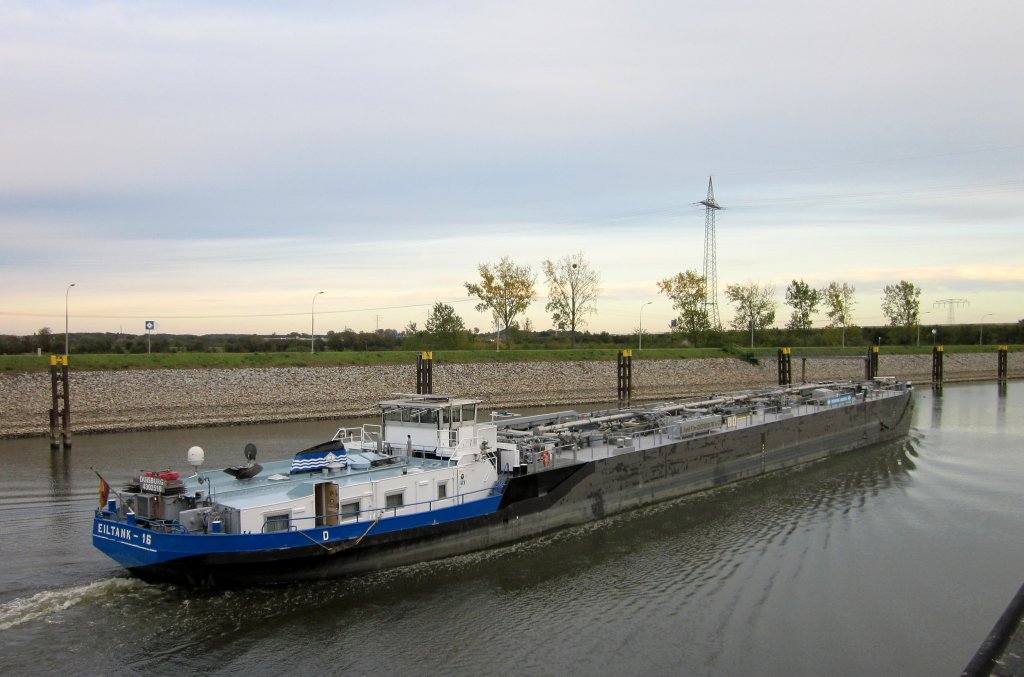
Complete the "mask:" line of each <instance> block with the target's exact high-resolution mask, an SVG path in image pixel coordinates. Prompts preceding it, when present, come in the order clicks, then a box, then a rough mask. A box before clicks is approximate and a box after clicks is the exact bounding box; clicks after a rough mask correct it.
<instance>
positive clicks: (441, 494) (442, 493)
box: [437, 482, 448, 500]
mask: <svg viewBox="0 0 1024 677" xmlns="http://www.w3.org/2000/svg"><path fill="white" fill-rule="evenodd" d="M437 498H438V500H440V499H442V498H448V483H447V482H438V483H437Z"/></svg>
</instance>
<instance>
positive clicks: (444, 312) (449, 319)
mask: <svg viewBox="0 0 1024 677" xmlns="http://www.w3.org/2000/svg"><path fill="white" fill-rule="evenodd" d="M465 330H466V324H465V323H464V322H463V321H462V318H461V317H459V316H458V314H456V312H455V308H453V307H451V306H450V305H448V304H447V303H441V302H440V301H438V302H437V303H435V304H434V307H433V308H431V310H430V312H429V313H427V331H428V332H430V333H431V334H454V333H456V332H460V331H465Z"/></svg>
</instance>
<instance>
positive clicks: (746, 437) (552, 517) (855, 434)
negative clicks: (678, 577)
mask: <svg viewBox="0 0 1024 677" xmlns="http://www.w3.org/2000/svg"><path fill="white" fill-rule="evenodd" d="M912 403H913V395H912V393H911V392H910V391H908V392H905V393H902V394H901V395H899V396H896V397H886V398H882V399H877V400H870V401H867V402H864V403H862V404H858V405H855V406H845V407H837V408H835V409H831V410H827V411H823V412H819V413H816V414H814V415H811V416H796V417H792V418H784V419H781V420H778V421H774V422H770V423H766V424H764V425H755V426H751V427H747V428H740V429H737V430H730V431H728V432H724V433H716V434H712V435H708V436H702V437H696V438H691V439H687V440H681V441H674V442H670V443H667V444H665V445H663V446H660V447H657V448H655V449H651V450H646V451H631V452H625V453H622V454H619V455H616V456H612V457H610V458H606V459H601V460H597V461H593V462H588V463H580V464H574V465H560V466H556V467H553V468H551V469H550V470H546V471H543V472H538V473H532V474H527V475H522V476H517V477H513V478H512V479H511V480H510V481H509V484H508V486H507V488H506V490H505V494H504V497H503V499H502V502H501V504H500V506H499V508H498V510H497V511H496V512H494V513H492V514H490V515H485V516H482V517H477V518H472V519H467V520H461V521H459V522H450V523H444V524H436V525H430V526H425V527H420V528H417V529H410V530H405V531H402V532H397V533H385V534H378V535H373V534H370V535H368V536H366V537H365V538H364V539H362V540H361V541H360V542H359V544H358V545H356V544H355V543H354V542H352V543H346V544H341V545H337V546H334V547H332V548H328V547H324V546H321V545H313V544H310V546H309V547H304V548H296V549H289V550H286V551H279V550H278V551H266V552H262V553H257V554H253V553H247V554H244V555H239V554H231V553H225V554H210V555H202V556H197V557H190V558H186V559H183V560H175V561H172V562H166V563H163V564H160V565H155V566H152V567H146V568H141V569H133V570H132V572H133V573H134V574H136V575H137V576H139V577H140V578H143V579H144V580H148V581H170V582H175V583H182V584H186V585H193V586H216V587H230V586H239V585H243V586H244V585H265V584H269V583H285V582H290V581H299V580H320V579H326V578H333V577H337V576H343V575H348V574H355V573H360V572H367V571H375V570H380V569H386V568H391V567H396V566H401V565H405V564H411V563H415V562H422V561H428V560H432V559H438V558H442V557H448V556H451V555H456V554H462V553H467V552H472V551H476V550H483V549H486V548H492V547H496V546H500V545H505V544H509V543H513V542H515V541H519V540H522V539H526V538H531V537H535V536H538V535H541V534H544V533H548V532H551V531H553V530H556V529H560V528H564V527H567V526H571V525H576V524H583V523H586V522H589V521H592V520H595V519H600V518H602V517H604V516H606V515H611V514H614V513H618V512H623V511H626V510H632V509H635V508H639V507H642V506H646V505H650V504H652V503H656V502H660V501H664V500H668V499H671V498H676V497H679V496H683V495H685V494H688V493H692V492H696V491H701V490H704V489H709V488H713V487H716V486H720V485H722V484H726V483H729V482H735V481H738V480H742V479H746V478H750V477H755V476H758V475H762V474H765V473H770V472H773V471H777V470H781V469H784V468H790V467H793V466H796V465H799V464H802V463H808V462H811V461H816V460H819V459H823V458H827V457H829V456H833V455H836V454H840V453H845V452H848V451H852V450H854V449H859V448H863V447H867V446H870V445H873V444H878V443H882V442H887V441H890V440H893V439H897V438H899V437H902V436H903V435H905V434H906V433H907V431H908V430H909V427H910V419H911V416H910V412H911V409H912Z"/></svg>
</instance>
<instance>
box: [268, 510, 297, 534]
mask: <svg viewBox="0 0 1024 677" xmlns="http://www.w3.org/2000/svg"><path fill="white" fill-rule="evenodd" d="M291 526H292V514H291V513H290V512H279V513H275V514H273V515H266V516H265V517H264V523H263V531H264V532H266V533H268V534H269V533H272V532H275V531H288V530H289V529H291Z"/></svg>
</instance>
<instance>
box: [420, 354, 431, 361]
mask: <svg viewBox="0 0 1024 677" xmlns="http://www.w3.org/2000/svg"><path fill="white" fill-rule="evenodd" d="M420 357H422V358H423V359H424V360H432V359H434V353H428V352H422V353H420Z"/></svg>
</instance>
